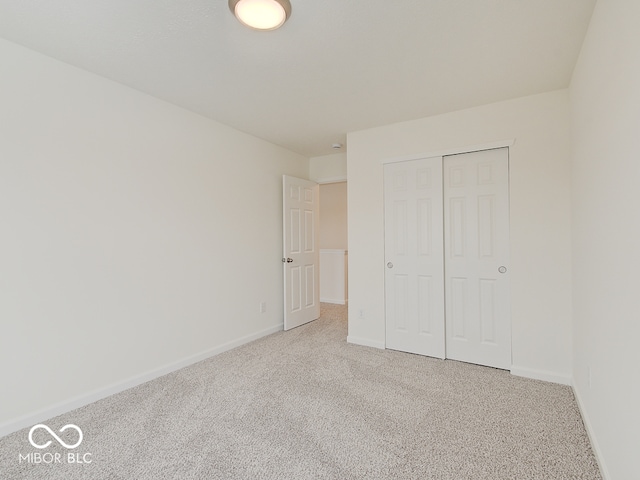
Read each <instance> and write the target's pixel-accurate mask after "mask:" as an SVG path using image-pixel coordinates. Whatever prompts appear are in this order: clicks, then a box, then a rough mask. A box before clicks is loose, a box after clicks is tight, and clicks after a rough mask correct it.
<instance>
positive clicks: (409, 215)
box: [384, 148, 511, 369]
mask: <svg viewBox="0 0 640 480" xmlns="http://www.w3.org/2000/svg"><path fill="white" fill-rule="evenodd" d="M384 191H385V199H384V204H385V206H384V208H385V216H384V217H385V315H386V341H385V343H386V348H390V349H394V350H401V351H405V352H410V353H416V354H420V355H428V356H433V357H438V358H450V359H454V360H461V361H464V362H470V363H476V364H479V365H487V366H492V367H497V368H503V369H509V368H510V367H511V319H510V312H509V271H508V260H509V150H508V148H500V149H493V150H484V151H479V152H471V153H464V154H459V155H450V156H445V157H433V158H424V159H419V160H411V161H405V162H397V163H389V164H386V165H385V166H384Z"/></svg>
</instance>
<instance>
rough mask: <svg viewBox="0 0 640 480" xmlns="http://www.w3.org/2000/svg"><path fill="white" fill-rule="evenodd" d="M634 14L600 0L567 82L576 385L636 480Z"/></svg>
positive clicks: (627, 2) (609, 446)
mask: <svg viewBox="0 0 640 480" xmlns="http://www.w3.org/2000/svg"><path fill="white" fill-rule="evenodd" d="M638 20H640V2H637V1H634V0H607V1H602V0H600V1H599V2H598V3H597V5H596V8H595V11H594V14H593V17H592V20H591V25H590V27H589V31H588V33H587V36H586V39H585V42H584V45H583V47H582V53H581V55H580V58H579V61H578V64H577V66H576V69H575V71H574V75H573V79H572V83H571V88H570V95H571V106H572V124H573V150H574V156H573V184H574V191H573V287H574V290H573V304H574V344H575V354H574V379H575V384H574V387H575V391H576V394H577V398H578V400H579V402H580V403H581V406H582V411H583V416H584V419H585V423H586V425H587V427H588V428H589V429H590V431H591V434H592V440H593V443H594V445H595V447H596V449H597V451H598V453H599V457H600V461H601V466H602V467H603V468H602V469H603V471H604V472H605V474H606V475H607V477H608V478H609V479H614V480H625V479H630V478H640V464H639V463H638V458H637V457H638V452H639V451H640V408H639V407H638V406H639V405H640V382H639V381H638V379H639V378H640V373H639V372H640V348H638V341H637V339H638V338H639V337H640V294H639V292H638V287H639V286H640V282H639V281H638V277H637V274H638V272H639V271H640V254H639V253H638V252H639V249H638V246H639V245H640V153H639V152H640V135H639V133H640V51H639V48H638V46H639V45H640V29H639V28H638ZM589 369H590V370H591V382H589V378H588V371H589ZM589 383H591V384H589Z"/></svg>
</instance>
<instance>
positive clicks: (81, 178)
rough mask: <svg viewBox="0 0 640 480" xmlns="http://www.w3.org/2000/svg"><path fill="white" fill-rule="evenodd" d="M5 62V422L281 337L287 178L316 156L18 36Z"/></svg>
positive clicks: (1, 124)
mask: <svg viewBox="0 0 640 480" xmlns="http://www.w3.org/2000/svg"><path fill="white" fill-rule="evenodd" d="M0 61H1V63H2V75H0V105H2V108H0V134H1V138H2V139H1V141H0V218H1V219H2V222H0V228H1V232H0V292H2V298H1V300H0V320H1V323H0V325H1V332H0V389H1V391H2V392H3V393H2V399H1V400H0V427H1V426H2V424H3V423H4V425H5V427H6V426H7V425H8V424H11V425H14V426H16V425H17V424H15V423H12V422H15V421H16V419H17V418H18V417H20V416H23V415H27V416H29V415H30V414H32V413H34V412H36V411H38V410H39V409H44V408H47V407H50V406H52V405H55V404H56V403H57V402H67V401H69V400H70V399H73V398H75V397H78V398H84V397H83V396H84V395H87V394H88V393H89V392H93V391H95V390H97V391H101V389H104V388H105V387H107V386H110V385H111V386H113V385H114V384H115V385H118V384H120V382H123V381H126V380H127V379H131V378H133V377H135V376H137V375H144V374H146V373H148V372H152V371H155V370H156V369H158V368H160V367H163V366H166V365H173V364H174V362H179V361H180V360H184V359H188V358H192V356H194V355H197V354H199V353H202V352H205V353H206V352H211V351H213V350H215V349H216V348H219V347H221V346H225V345H229V342H236V341H239V340H240V341H241V340H242V339H247V338H251V337H253V336H256V335H260V334H263V333H265V332H268V331H273V330H274V329H276V330H277V329H278V328H280V325H281V323H282V318H283V311H282V295H283V292H282V288H283V287H282V265H281V261H280V257H281V254H282V222H281V217H282V215H281V211H282V206H281V201H282V200H281V198H282V193H281V190H282V187H281V175H282V174H283V173H286V174H289V175H295V176H298V177H307V176H308V161H307V159H306V158H304V157H301V156H299V155H297V154H294V153H291V152H289V151H287V150H284V149H282V148H280V147H276V146H274V145H272V144H269V143H267V142H264V141H262V140H259V139H256V138H254V137H251V136H249V135H246V134H243V133H240V132H238V131H236V130H233V129H231V128H228V127H225V126H223V125H220V124H218V123H215V122H213V121H211V120H208V119H205V118H203V117H200V116H198V115H195V114H193V113H190V112H188V111H185V110H182V109H180V108H177V107H175V106H173V105H170V104H167V103H165V102H162V101H159V100H157V99H154V98H152V97H149V96H146V95H143V94H141V93H138V92H136V91H133V90H131V89H128V88H126V87H123V86H121V85H119V84H116V83H113V82H111V81H108V80H106V79H103V78H100V77H97V76H94V75H92V74H89V73H86V72H84V71H82V70H78V69H75V68H73V67H70V66H68V65H66V64H63V63H60V62H57V61H55V60H52V59H49V58H47V57H44V56H41V55H39V54H36V53H34V52H31V51H29V50H26V49H23V48H21V47H18V46H16V45H14V44H11V43H8V42H6V41H0ZM261 301H266V302H267V312H266V313H264V314H261V313H259V303H260V302H261ZM48 411H49V412H50V410H48ZM29 418H31V417H29ZM23 426H24V425H23ZM7 428H9V427H7ZM5 433H6V428H5Z"/></svg>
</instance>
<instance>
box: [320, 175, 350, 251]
mask: <svg viewBox="0 0 640 480" xmlns="http://www.w3.org/2000/svg"><path fill="white" fill-rule="evenodd" d="M319 241H320V248H332V249H342V250H346V249H347V183H346V182H339V183H326V184H321V185H320V240H319Z"/></svg>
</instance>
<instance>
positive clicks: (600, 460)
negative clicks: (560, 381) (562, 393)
mask: <svg viewBox="0 0 640 480" xmlns="http://www.w3.org/2000/svg"><path fill="white" fill-rule="evenodd" d="M573 396H574V397H575V398H576V403H577V404H578V410H580V415H581V416H582V423H584V428H585V429H586V430H587V435H588V436H589V440H590V441H591V448H592V449H593V454H594V455H595V457H596V461H597V462H598V467H600V474H601V475H602V478H603V480H609V479H610V478H611V476H610V475H609V471H608V470H607V466H606V465H605V463H604V457H603V456H602V450H600V445H598V440H596V434H595V432H594V431H593V427H592V426H591V421H589V416H588V415H587V411H586V410H585V408H584V403H583V402H582V398H581V397H580V392H579V391H578V389H577V388H576V387H575V385H574V387H573Z"/></svg>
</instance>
